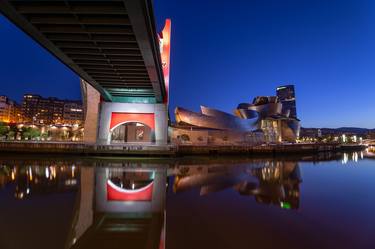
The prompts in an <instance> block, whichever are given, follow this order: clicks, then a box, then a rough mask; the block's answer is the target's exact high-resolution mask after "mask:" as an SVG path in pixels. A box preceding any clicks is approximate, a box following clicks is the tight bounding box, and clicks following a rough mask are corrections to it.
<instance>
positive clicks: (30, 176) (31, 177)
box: [29, 167, 33, 181]
mask: <svg viewBox="0 0 375 249" xmlns="http://www.w3.org/2000/svg"><path fill="white" fill-rule="evenodd" d="M29 180H30V181H32V180H33V171H32V170H31V167H29Z"/></svg>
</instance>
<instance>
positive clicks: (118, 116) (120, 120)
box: [110, 112, 155, 130]
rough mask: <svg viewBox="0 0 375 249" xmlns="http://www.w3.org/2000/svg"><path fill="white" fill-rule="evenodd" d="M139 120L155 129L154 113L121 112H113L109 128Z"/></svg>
mask: <svg viewBox="0 0 375 249" xmlns="http://www.w3.org/2000/svg"><path fill="white" fill-rule="evenodd" d="M128 122H139V123H142V124H145V125H147V126H149V127H150V128H151V129H152V130H154V129H155V114H154V113H121V112H113V113H112V116H111V124H110V129H113V128H114V127H116V126H118V125H120V124H124V123H128Z"/></svg>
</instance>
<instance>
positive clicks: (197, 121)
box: [175, 106, 256, 131]
mask: <svg viewBox="0 0 375 249" xmlns="http://www.w3.org/2000/svg"><path fill="white" fill-rule="evenodd" d="M201 111H202V112H201V113H197V112H192V111H189V110H187V109H184V108H181V107H176V109H175V117H176V122H177V123H180V124H181V123H182V124H187V125H191V126H196V127H200V128H208V129H218V130H237V131H252V130H254V129H256V120H245V119H241V118H239V117H236V116H234V115H231V114H229V113H225V112H222V111H219V110H215V109H212V108H208V107H203V106H201Z"/></svg>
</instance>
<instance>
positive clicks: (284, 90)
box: [276, 85, 297, 118]
mask: <svg viewBox="0 0 375 249" xmlns="http://www.w3.org/2000/svg"><path fill="white" fill-rule="evenodd" d="M276 95H277V97H278V98H279V101H280V102H281V103H282V105H283V109H282V112H283V113H285V114H287V112H289V117H290V118H297V109H296V94H295V91H294V85H285V86H279V87H278V88H276Z"/></svg>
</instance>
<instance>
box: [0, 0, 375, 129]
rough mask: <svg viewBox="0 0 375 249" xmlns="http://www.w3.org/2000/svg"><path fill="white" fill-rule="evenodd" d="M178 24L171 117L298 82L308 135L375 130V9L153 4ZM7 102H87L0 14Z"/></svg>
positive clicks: (364, 4) (248, 0)
mask: <svg viewBox="0 0 375 249" xmlns="http://www.w3.org/2000/svg"><path fill="white" fill-rule="evenodd" d="M154 11H155V14H156V19H157V25H158V30H161V29H162V27H163V24H164V19H165V18H171V19H172V38H171V39H172V41H171V43H172V45H171V46H172V48H171V49H172V51H171V80H170V89H171V90H170V94H171V102H170V113H171V114H172V113H173V110H174V108H175V107H176V106H182V107H185V108H188V109H191V110H195V111H198V110H199V106H200V105H206V106H210V107H213V108H217V109H220V110H223V111H227V112H232V110H233V109H234V108H235V107H236V106H237V104H238V103H241V102H251V101H252V99H253V97H255V96H258V95H274V94H275V88H276V87H277V86H278V85H283V84H294V85H295V87H296V95H297V112H298V116H299V118H300V119H301V121H302V126H304V127H342V126H356V127H366V128H375V28H374V24H375V1H372V0H330V1H327V0H305V1H304V0H233V1H221V0H218V1H213V0H211V1H208V0H203V1H202V0H200V1H195V0H189V1H176V0H154ZM0 55H1V56H0V95H8V96H10V97H11V98H13V99H15V100H17V101H20V100H21V97H22V95H23V94H24V93H27V92H30V93H38V94H41V95H43V96H56V97H59V98H64V99H79V98H80V88H79V78H78V76H76V75H75V74H74V73H73V72H71V71H70V70H69V69H68V68H67V67H66V66H64V65H63V64H61V63H60V62H59V61H58V60H57V59H55V58H54V57H53V56H52V55H50V54H49V53H48V52H46V51H45V50H44V49H43V48H41V47H40V46H39V45H38V44H36V43H35V42H34V41H33V40H31V39H30V38H29V37H28V36H27V35H25V34H23V33H22V32H21V31H20V30H19V29H18V28H16V27H15V26H14V25H13V24H11V23H9V22H8V21H7V20H6V18H5V17H3V16H0Z"/></svg>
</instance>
